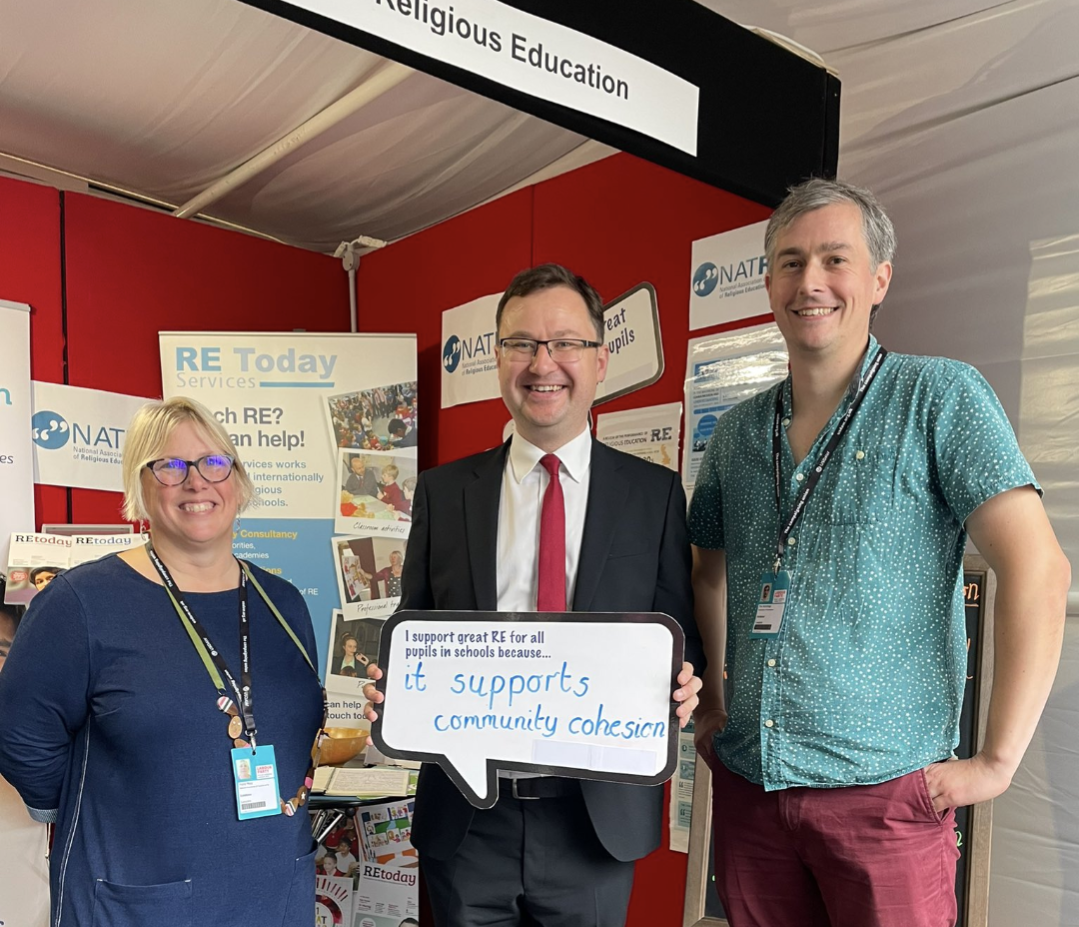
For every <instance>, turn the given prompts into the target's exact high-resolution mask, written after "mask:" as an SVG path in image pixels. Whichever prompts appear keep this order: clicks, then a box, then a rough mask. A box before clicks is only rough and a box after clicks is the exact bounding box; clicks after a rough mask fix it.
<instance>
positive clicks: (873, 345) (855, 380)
mask: <svg viewBox="0 0 1079 927" xmlns="http://www.w3.org/2000/svg"><path fill="white" fill-rule="evenodd" d="M879 348H880V342H878V341H877V339H876V338H874V337H873V336H872V335H870V336H869V344H868V345H867V346H866V349H865V354H863V355H862V362H861V364H859V365H858V369H857V370H856V371H855V373H854V376H853V377H851V381H850V385H849V386H848V387H847V398H848V399H850V398H853V397H854V395H855V393H857V392H858V386H859V384H861V382H862V378H863V377H864V376H865V372H866V371H867V370H868V369H869V365H870V364H871V363H872V362H873V359H874V358H875V357H876V356H877V351H878V349H879ZM780 389H781V390H782V391H783V417H784V418H787V419H789V418H790V417H791V415H792V412H791V375H790V373H788V374H787V376H786V379H785V380H784V381H783V383H782V384H780ZM839 405H840V407H842V406H843V403H842V402H840V403H839ZM838 411H839V410H838V409H837V410H836V412H837V413H838ZM832 417H833V418H835V416H834V415H833V416H832Z"/></svg>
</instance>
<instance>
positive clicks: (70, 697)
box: [0, 576, 90, 820]
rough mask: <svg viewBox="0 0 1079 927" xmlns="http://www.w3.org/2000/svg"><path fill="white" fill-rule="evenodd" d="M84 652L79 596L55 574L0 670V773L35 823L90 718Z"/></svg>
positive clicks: (49, 812) (46, 814)
mask: <svg viewBox="0 0 1079 927" xmlns="http://www.w3.org/2000/svg"><path fill="white" fill-rule="evenodd" d="M89 687H90V650H89V638H88V634H87V627H86V617H85V614H84V611H83V608H82V603H81V602H80V600H79V597H78V595H77V594H76V593H75V591H74V589H72V587H71V585H70V583H69V582H68V581H67V579H66V578H65V577H63V576H58V577H56V579H54V580H53V581H52V582H51V583H49V585H48V586H47V587H46V588H45V589H43V590H42V591H41V592H40V593H38V595H37V596H36V597H35V598H34V600H33V602H31V603H30V608H29V609H28V610H27V612H26V616H25V617H24V618H23V620H22V623H21V624H20V625H19V630H18V631H17V632H16V634H15V640H14V641H13V642H12V645H11V653H10V654H9V656H8V658H7V662H6V663H5V664H4V668H3V671H2V672H0V718H2V719H3V724H0V774H2V775H3V776H4V778H5V779H7V780H8V781H9V782H10V783H11V784H12V785H13V786H15V788H16V789H17V790H18V792H19V794H20V795H21V796H22V799H23V801H24V802H25V803H26V806H27V808H28V809H29V810H30V814H31V817H33V818H35V820H54V819H55V817H54V815H55V811H56V809H57V808H58V807H59V804H60V789H61V787H62V785H63V781H64V775H65V773H66V770H67V765H68V757H69V753H70V750H71V745H72V743H73V741H74V739H75V736H76V735H77V734H78V732H79V731H80V730H81V729H82V728H83V727H84V726H85V724H86V721H87V717H88V715H89V699H88V695H87V693H88V691H89Z"/></svg>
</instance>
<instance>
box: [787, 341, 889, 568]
mask: <svg viewBox="0 0 1079 927" xmlns="http://www.w3.org/2000/svg"><path fill="white" fill-rule="evenodd" d="M887 354H888V352H887V351H886V350H885V349H884V348H881V349H880V350H879V351H877V356H876V357H874V358H873V363H872V364H870V365H869V369H868V370H867V371H866V372H865V376H864V377H862V379H861V380H860V381H859V383H858V389H857V390H856V391H855V394H854V399H853V400H851V404H850V406H849V407H848V408H847V411H846V413H845V414H844V416H843V417H842V418H841V419H840V420H839V424H838V425H836V429H835V431H834V432H832V436H831V437H830V438H829V439H828V443H827V444H826V445H825V446H824V451H823V452H822V453H821V455H820V458H819V459H818V460H817V465H816V466H815V467H814V468H813V469H812V470H811V471H810V473H809V478H808V479H807V480H806V483H805V486H803V487H802V491H801V493H800V494H799V495H798V498H797V500H796V501H795V503H794V508H793V509H791V514H790V517H789V518H788V519H787V522H786V524H785V525H783V527H782V528H781V529H780V532H779V540H778V541H776V559H775V564H774V566H773V569H772V572H773V573H779V567H780V565H781V564H782V562H783V555H784V554H785V553H786V552H787V540H788V539H789V538H790V536H791V532H792V531H793V530H794V526H795V525H796V524H797V523H798V519H799V518H800V517H801V515H802V512H803V511H804V510H805V507H806V503H807V502H808V501H809V497H810V495H812V493H813V490H814V489H816V488H817V483H819V482H820V477H821V473H823V472H824V468H825V467H826V466H827V465H828V461H830V460H831V459H832V455H833V454H834V453H835V449H836V448H837V447H838V446H839V442H840V441H841V440H843V435H845V434H846V433H847V429H848V428H849V427H850V423H851V422H852V421H853V420H854V416H855V414H856V413H857V412H858V409H859V408H860V407H861V405H862V400H863V399H864V398H865V394H866V392H867V391H868V390H869V387H870V384H872V382H873V380H874V379H875V378H876V376H877V373H878V371H879V370H880V366H881V363H882V362H883V361H884V358H885V356H886V355H887ZM782 427H783V387H782V386H781V387H780V388H779V390H778V392H777V393H776V411H775V419H774V421H773V423H772V461H773V464H774V467H775V482H776V513H777V514H778V515H779V517H780V518H781V519H782V518H783V494H782V489H783V487H782V479H783V477H782V473H781V467H780V464H781V462H782V456H783V432H782Z"/></svg>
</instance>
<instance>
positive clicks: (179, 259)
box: [0, 178, 349, 525]
mask: <svg viewBox="0 0 1079 927" xmlns="http://www.w3.org/2000/svg"><path fill="white" fill-rule="evenodd" d="M0 216H2V217H3V221H0V298H3V299H11V300H17V301H19V302H28V303H30V305H31V308H32V312H31V315H30V339H31V363H32V367H31V372H32V376H33V377H34V378H35V379H39V380H47V381H50V382H54V383H67V384H69V385H71V386H84V387H89V388H93V389H102V390H111V391H113V392H117V393H129V394H131V395H135V396H149V397H159V396H160V395H161V363H160V359H159V354H158V342H157V334H158V332H159V331H183V330H188V331H289V330H291V329H293V328H303V329H305V330H306V331H347V330H348V312H349V310H348V277H347V275H346V274H345V272H344V270H343V269H342V267H341V263H340V262H339V261H337V260H335V259H333V258H329V257H325V256H323V255H319V254H312V253H311V252H309V251H301V250H299V249H297V248H290V247H288V246H286V245H280V244H277V243H276V242H271V241H264V240H262V239H258V238H254V237H252V236H250V235H243V234H240V233H238V232H229V231H225V230H222V229H218V228H214V227H212V226H208V225H204V224H202V223H196V222H190V221H185V220H180V219H175V218H173V217H172V216H169V215H167V214H162V213H159V212H156V211H154V210H149V209H141V208H137V207H134V206H129V205H126V204H124V203H117V202H112V201H109V200H103V199H98V198H96V197H90V196H83V195H80V194H72V193H64V194H60V193H59V192H58V191H56V190H54V189H52V188H50V187H44V186H38V185H36V184H31V183H23V182H20V181H15V180H8V179H5V178H0ZM65 351H66V363H65ZM65 368H66V369H65ZM35 499H36V503H37V520H38V524H39V525H40V524H41V523H42V522H66V521H69V520H70V521H72V522H76V523H109V522H116V521H118V520H119V511H120V494H119V493H112V492H98V491H95V490H88V489H75V490H68V489H62V488H59V487H54V486H38V487H36V489H35ZM69 514H70V518H69Z"/></svg>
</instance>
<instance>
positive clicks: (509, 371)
mask: <svg viewBox="0 0 1079 927" xmlns="http://www.w3.org/2000/svg"><path fill="white" fill-rule="evenodd" d="M498 337H499V338H500V339H501V338H533V339H535V340H537V341H548V340H551V339H557V338H580V339H583V340H585V341H597V340H599V339H598V338H597V336H596V327H595V325H594V324H593V323H592V318H591V316H590V315H589V314H588V307H587V306H586V305H585V301H584V300H583V299H582V298H581V297H580V295H579V294H578V293H576V292H575V291H573V290H571V289H570V288H569V287H565V286H553V287H548V288H547V289H545V290H537V291H536V292H534V293H530V294H529V295H528V296H515V297H513V298H512V299H510V300H509V302H507V303H506V306H505V309H504V310H503V313H502V325H501V327H500V328H499V332H498ZM607 355H608V352H607V347H606V345H603V346H602V347H599V348H586V349H585V350H584V351H582V352H581V355H580V357H579V359H578V360H576V361H574V362H572V363H565V362H563V363H560V364H559V363H555V362H554V361H553V360H551V356H550V354H548V353H547V349H546V347H543V346H540V348H539V349H538V350H537V351H536V356H535V357H533V358H532V360H531V362H528V361H527V360H517V359H515V358H513V357H505V356H503V354H502V351H501V350H498V351H497V359H498V382H499V386H500V387H501V389H502V401H503V402H505V404H506V408H507V409H508V410H509V413H510V415H512V416H513V421H514V424H515V426H516V429H517V431H518V433H520V435H521V437H523V438H524V439H525V440H527V441H531V442H532V443H533V444H535V445H536V446H537V447H540V448H543V449H544V450H545V451H554V450H556V449H558V448H560V447H561V446H562V445H563V444H565V443H566V442H568V441H572V440H573V439H574V438H576V437H577V435H579V434H580V433H581V432H582V431H584V429H585V428H586V427H587V425H588V410H589V409H590V408H591V407H592V402H593V400H594V399H595V398H596V387H597V385H598V384H599V383H601V382H602V381H603V378H604V377H605V376H606V375H607Z"/></svg>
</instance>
